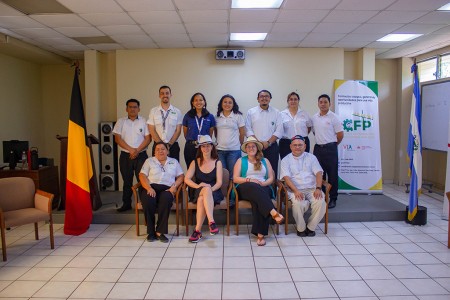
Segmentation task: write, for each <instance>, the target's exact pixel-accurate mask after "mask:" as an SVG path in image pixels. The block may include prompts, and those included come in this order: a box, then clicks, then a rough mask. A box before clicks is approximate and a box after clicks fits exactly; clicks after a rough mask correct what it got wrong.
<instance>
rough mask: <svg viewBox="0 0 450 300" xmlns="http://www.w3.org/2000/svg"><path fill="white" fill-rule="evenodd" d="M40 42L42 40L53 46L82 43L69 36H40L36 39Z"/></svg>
mask: <svg viewBox="0 0 450 300" xmlns="http://www.w3.org/2000/svg"><path fill="white" fill-rule="evenodd" d="M36 40H37V41H38V42H41V43H43V44H47V45H50V46H52V47H56V46H58V44H62V45H65V46H70V45H81V44H80V43H79V42H77V41H75V40H73V39H71V38H68V37H60V38H38V39H36Z"/></svg>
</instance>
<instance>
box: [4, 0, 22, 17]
mask: <svg viewBox="0 0 450 300" xmlns="http://www.w3.org/2000/svg"><path fill="white" fill-rule="evenodd" d="M0 16H25V14H24V13H21V12H20V11H18V10H16V9H14V8H12V7H11V6H9V5H6V4H5V3H3V2H0Z"/></svg>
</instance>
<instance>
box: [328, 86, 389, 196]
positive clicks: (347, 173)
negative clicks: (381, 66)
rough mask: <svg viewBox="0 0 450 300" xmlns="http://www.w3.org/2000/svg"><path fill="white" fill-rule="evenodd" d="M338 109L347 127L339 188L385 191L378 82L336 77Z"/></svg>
mask: <svg viewBox="0 0 450 300" xmlns="http://www.w3.org/2000/svg"><path fill="white" fill-rule="evenodd" d="M334 90H335V97H334V99H335V112H336V113H337V114H338V115H339V118H340V120H341V121H342V125H343V127H344V139H343V140H342V142H341V143H340V144H339V147H338V151H339V192H341V193H350V194H351V193H355V194H356V193H360V194H381V193H382V192H383V185H382V177H381V176H382V173H381V152H380V130H379V115H378V82H377V81H362V80H335V81H334Z"/></svg>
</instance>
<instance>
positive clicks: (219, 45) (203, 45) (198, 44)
mask: <svg viewBox="0 0 450 300" xmlns="http://www.w3.org/2000/svg"><path fill="white" fill-rule="evenodd" d="M192 44H193V45H194V47H195V48H227V47H228V44H227V42H195V41H193V42H192Z"/></svg>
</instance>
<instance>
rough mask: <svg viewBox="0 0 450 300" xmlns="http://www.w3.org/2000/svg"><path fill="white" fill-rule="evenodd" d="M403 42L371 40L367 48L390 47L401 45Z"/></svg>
mask: <svg viewBox="0 0 450 300" xmlns="http://www.w3.org/2000/svg"><path fill="white" fill-rule="evenodd" d="M403 43H404V42H373V43H370V44H369V45H367V47H368V48H379V49H381V48H383V49H390V48H395V47H398V46H400V45H402V44H403Z"/></svg>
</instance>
